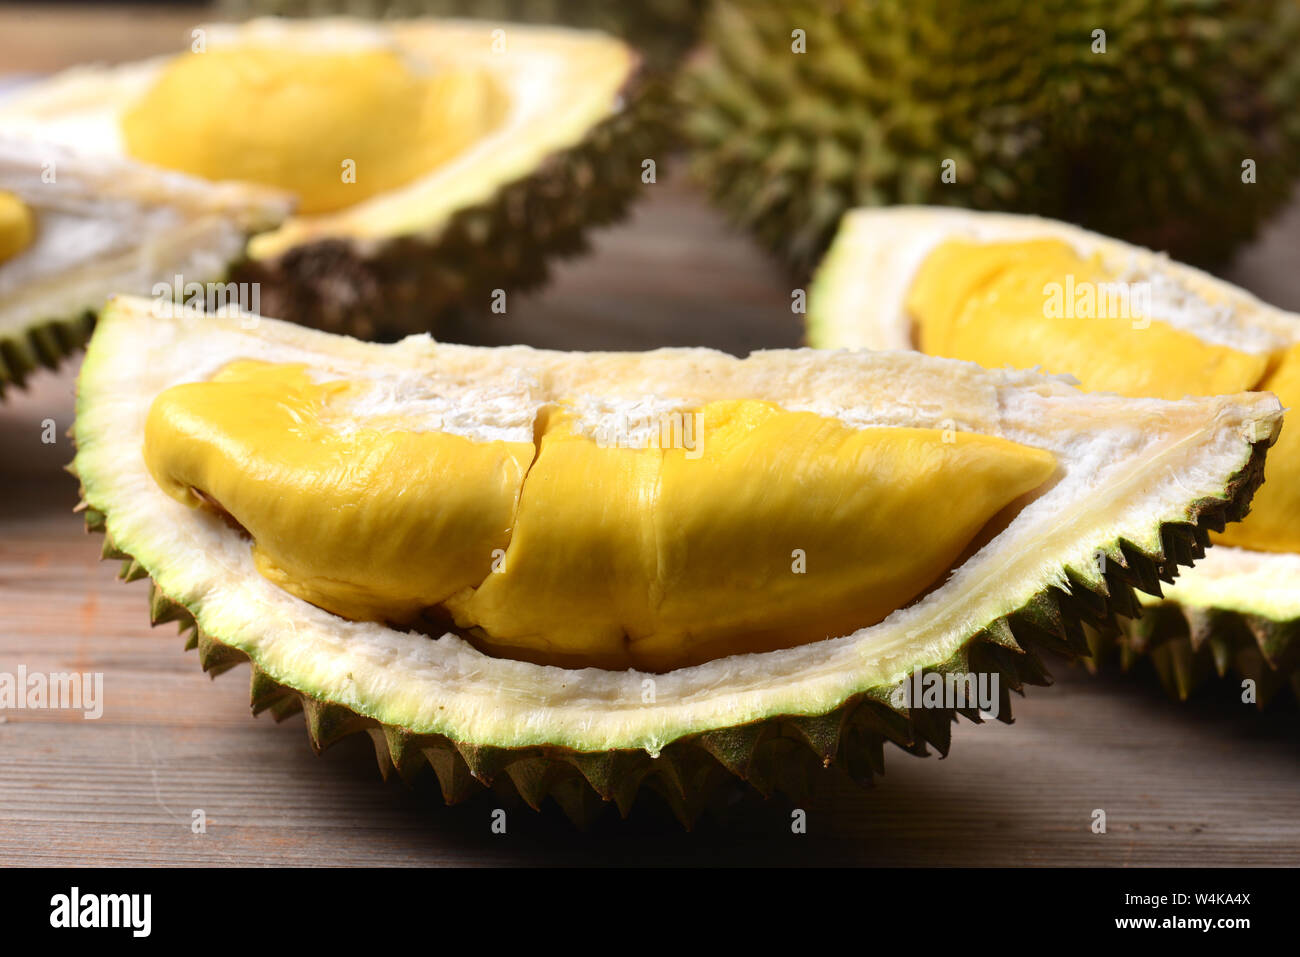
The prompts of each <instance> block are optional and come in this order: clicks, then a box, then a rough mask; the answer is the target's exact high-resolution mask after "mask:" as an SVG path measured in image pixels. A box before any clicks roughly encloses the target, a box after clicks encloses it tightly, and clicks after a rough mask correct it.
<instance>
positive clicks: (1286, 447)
mask: <svg viewBox="0 0 1300 957" xmlns="http://www.w3.org/2000/svg"><path fill="white" fill-rule="evenodd" d="M1255 388H1256V389H1258V390H1260V391H1262V392H1272V393H1273V394H1274V395H1276V396H1277V397H1278V399H1280V400H1281V402H1282V405H1283V406H1284V407H1286V408H1288V409H1295V408H1297V407H1298V406H1300V343H1298V344H1296V345H1294V346H1292V347H1291V348H1290V349H1287V350H1286V351H1284V352H1282V353H1281V354H1280V355H1279V356H1277V358H1276V360H1275V363H1274V367H1273V369H1272V370H1271V371H1270V372H1269V373H1268V375H1267V376H1265V377H1264V379H1263V380H1262V381H1261V382H1259V383H1257V384H1256V386H1255ZM1264 476H1265V482H1264V484H1263V485H1262V486H1261V487H1260V490H1259V491H1258V492H1256V493H1255V497H1254V499H1252V500H1251V503H1250V514H1249V515H1247V516H1246V517H1245V519H1244V520H1242V521H1240V522H1236V523H1234V524H1232V525H1229V526H1228V527H1227V528H1226V529H1225V530H1224V531H1223V532H1221V533H1219V534H1218V535H1217V536H1215V538H1216V540H1217V541H1220V542H1222V543H1223V544H1225V545H1236V546H1238V547H1240V548H1254V549H1258V550H1261V551H1267V552H1300V428H1298V427H1296V426H1295V425H1294V424H1292V425H1291V426H1290V427H1289V428H1284V429H1283V430H1282V435H1281V437H1280V438H1279V439H1278V440H1277V444H1276V445H1274V446H1273V448H1272V449H1271V450H1270V451H1269V453H1268V464H1267V465H1266V466H1265V470H1264Z"/></svg>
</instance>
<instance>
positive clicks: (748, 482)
mask: <svg viewBox="0 0 1300 957" xmlns="http://www.w3.org/2000/svg"><path fill="white" fill-rule="evenodd" d="M363 388H365V386H364V384H362V383H358V382H351V381H320V382H318V381H316V380H315V379H314V378H313V376H312V375H311V374H310V372H309V370H307V369H306V368H304V367H303V366H300V365H288V364H276V363H265V362H260V361H251V360H241V361H238V362H235V363H232V364H231V365H229V366H227V367H226V368H224V369H222V370H221V371H220V372H219V373H218V374H216V375H215V376H214V377H213V378H211V379H210V380H208V381H203V382H196V383H191V384H185V385H180V386H175V387H173V388H170V389H168V390H166V391H164V392H163V393H161V394H160V395H159V396H158V397H157V399H156V400H155V401H154V403H153V405H152V407H151V409H150V412H149V416H148V421H147V425H146V431H145V445H144V452H145V459H146V462H147V464H148V467H149V470H150V472H151V473H152V475H153V476H154V478H155V480H156V481H157V482H158V483H159V485H160V486H161V487H162V488H163V489H164V490H165V491H166V492H167V493H168V494H169V495H171V496H172V497H173V498H176V499H177V500H179V501H181V502H184V503H186V504H188V505H191V506H217V507H219V508H220V509H221V510H222V511H224V512H226V513H228V514H229V516H230V517H232V518H233V519H234V520H235V521H236V522H237V523H238V524H239V525H240V526H242V528H244V529H245V530H246V531H247V532H248V534H249V535H250V536H251V538H252V540H253V545H252V548H253V554H254V558H255V561H256V565H257V568H258V570H259V571H260V572H261V573H262V574H263V575H264V576H266V577H267V578H268V579H270V580H271V581H273V582H275V583H276V584H277V585H279V586H280V587H282V588H284V589H285V590H286V591H288V592H290V593H292V594H294V595H297V596H299V597H301V598H303V599H305V600H306V601H309V602H311V603H312V604H315V605H317V606H319V607H321V608H324V609H326V610H328V611H331V612H333V613H335V614H338V615H341V616H343V617H345V618H350V619H358V620H377V621H383V622H389V623H392V624H396V625H399V626H404V627H405V626H412V627H421V626H422V624H424V625H426V626H427V625H428V623H430V622H438V621H440V620H446V619H448V618H450V619H451V620H454V622H455V624H456V625H457V626H459V627H460V628H461V629H464V630H465V633H466V634H468V635H469V636H470V637H471V639H472V640H474V641H475V642H476V643H478V644H479V645H480V647H482V648H484V649H485V650H487V651H489V652H491V653H493V654H498V655H501V656H505V657H514V658H520V659H525V660H531V661H538V662H544V663H553V664H559V665H565V666H595V667H603V668H627V667H636V668H643V669H650V670H656V671H662V670H668V669H671V668H675V667H679V666H682V665H689V664H694V663H698V662H702V661H706V660H709V659H712V658H717V657H721V656H725V655H730V654H737V653H742V652H754V651H764V650H770V649H773V648H781V647H789V646H792V645H796V644H801V643H805V642H810V641H816V640H819V639H822V638H828V637H836V636H840V635H845V634H849V633H851V632H853V631H854V630H856V629H858V628H861V627H864V626H866V625H869V624H872V623H874V622H877V621H879V620H881V619H883V618H884V617H885V616H887V615H888V614H889V613H890V612H891V611H893V610H894V609H896V608H899V607H901V606H903V605H905V604H907V603H908V602H910V601H912V600H913V599H915V598H916V597H917V596H918V595H920V594H922V593H923V592H924V591H925V590H926V589H928V588H930V587H931V586H933V585H934V584H935V583H936V582H937V581H939V580H940V579H941V578H942V576H943V575H944V574H945V573H946V572H947V571H948V570H949V569H950V568H951V567H952V565H953V563H954V562H955V561H956V560H957V559H958V558H959V557H960V556H961V554H962V553H963V551H964V550H965V549H966V548H967V547H968V546H969V545H970V543H971V542H972V540H973V539H975V537H976V536H977V535H978V533H979V532H980V530H981V529H982V528H983V527H984V526H985V525H986V524H987V523H988V522H989V520H990V519H991V518H992V517H993V516H995V515H996V514H997V513H998V512H1000V511H1001V510H1002V509H1004V508H1005V507H1006V506H1008V505H1009V504H1011V503H1012V502H1014V501H1015V500H1016V499H1018V498H1020V497H1021V496H1022V495H1024V494H1026V493H1028V492H1031V491H1032V490H1034V489H1035V488H1037V487H1038V486H1040V485H1041V484H1042V483H1043V482H1044V481H1046V480H1047V479H1048V477H1049V476H1050V475H1051V474H1052V473H1053V471H1054V470H1055V460H1054V457H1053V456H1052V455H1051V454H1050V453H1048V452H1046V451H1042V450H1039V449H1034V448H1030V447H1026V446H1023V445H1019V444H1016V443H1013V442H1010V441H1007V440H1005V439H1002V438H998V437H994V436H986V435H978V434H971V433H944V432H941V431H938V430H930V429H908V428H865V429H855V428H850V427H848V426H846V425H844V424H843V423H841V422H840V421H838V420H836V419H833V418H828V417H825V416H820V415H816V414H813V413H810V412H791V411H786V410H783V409H781V408H780V407H778V406H776V405H773V404H771V403H769V402H762V401H757V400H734V401H722V402H711V403H707V404H705V405H704V406H702V407H701V408H700V409H698V410H696V411H697V412H698V416H699V419H698V420H697V421H698V424H697V425H696V426H695V427H694V428H692V429H691V430H690V431H691V434H692V436H693V437H694V438H693V440H691V441H683V442H671V441H670V442H661V443H657V445H659V446H662V447H648V448H627V447H608V446H607V445H604V444H602V443H601V442H599V441H598V440H597V439H596V438H593V437H591V436H590V435H588V434H587V433H586V432H585V431H584V430H583V429H581V428H580V427H579V423H578V421H577V420H576V418H575V414H574V413H573V411H572V410H571V409H570V407H568V406H566V405H563V404H561V405H557V406H554V407H551V408H549V409H547V410H544V411H543V412H542V414H541V417H540V419H539V421H538V423H537V428H536V430H535V435H536V437H537V440H538V444H537V445H534V443H533V442H507V441H474V440H471V439H468V438H465V437H463V436H460V435H455V434H451V433H448V432H441V431H418V430H417V429H416V428H414V427H410V426H407V427H403V426H402V424H401V423H400V422H395V421H394V420H393V419H392V418H391V417H389V418H386V419H385V420H383V426H382V427H375V426H373V425H370V426H368V425H366V424H365V422H357V421H356V419H355V417H354V416H353V415H352V414H351V413H350V411H349V407H350V403H351V402H352V401H353V400H354V399H355V397H356V396H357V395H358V394H359V391H360V390H361V389H363ZM682 434H683V435H684V434H685V433H684V432H683V433H682ZM525 479H526V481H525Z"/></svg>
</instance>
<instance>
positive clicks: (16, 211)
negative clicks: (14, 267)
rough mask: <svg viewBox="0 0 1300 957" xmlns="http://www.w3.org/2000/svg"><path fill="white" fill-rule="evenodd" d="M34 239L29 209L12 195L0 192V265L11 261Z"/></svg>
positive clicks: (33, 224) (33, 222)
mask: <svg viewBox="0 0 1300 957" xmlns="http://www.w3.org/2000/svg"><path fill="white" fill-rule="evenodd" d="M35 238H36V219H35V217H34V216H33V215H32V211H31V208H30V207H29V206H28V205H27V204H26V203H24V202H23V201H22V200H21V199H19V198H18V197H17V196H15V195H14V194H13V193H7V192H5V191H4V190H0V263H3V262H6V261H7V260H10V259H13V258H14V257H15V256H17V255H18V254H19V253H21V252H22V251H23V250H25V249H26V248H27V247H28V246H30V245H31V244H32V241H33V240H34V239H35Z"/></svg>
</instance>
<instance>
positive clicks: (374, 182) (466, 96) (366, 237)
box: [0, 18, 663, 337]
mask: <svg viewBox="0 0 1300 957" xmlns="http://www.w3.org/2000/svg"><path fill="white" fill-rule="evenodd" d="M195 37H196V40H195V43H196V49H195V50H193V51H190V52H186V53H183V54H180V55H178V56H174V57H160V58H155V59H151V60H148V61H143V62H138V63H129V64H125V65H121V66H113V67H81V68H76V69H73V70H70V71H67V72H65V73H63V74H60V75H58V76H56V77H53V78H51V79H49V80H46V81H43V82H40V83H36V84H32V85H30V86H28V87H26V88H24V89H23V90H22V91H20V93H19V94H17V95H16V96H14V97H13V98H11V99H10V100H8V101H6V102H5V103H4V104H3V106H2V107H0V124H3V126H4V128H6V129H13V130H19V131H23V132H26V133H28V134H31V135H39V136H41V137H43V138H46V139H50V140H54V141H56V142H63V143H67V144H75V145H76V146H77V147H78V148H79V149H82V150H84V151H86V152H88V153H91V154H95V155H104V156H115V157H116V156H130V157H132V158H135V159H137V160H140V161H144V162H148V163H150V164H154V165H161V166H164V167H167V168H174V169H181V170H185V171H189V172H191V173H194V174H196V175H200V176H203V177H206V178H210V179H215V178H222V179H244V180H252V181H255V182H261V183H263V184H266V185H272V186H277V187H282V188H289V189H292V190H294V191H295V192H296V193H297V196H298V199H299V211H298V214H297V215H294V216H292V217H289V218H288V219H286V220H285V221H284V222H283V223H282V224H280V225H279V227H278V228H275V229H271V230H268V231H266V232H265V233H263V234H261V235H259V236H257V237H256V238H255V239H253V240H252V242H251V243H250V245H249V247H248V253H249V257H250V259H249V262H247V263H246V264H244V266H243V267H242V269H241V275H240V277H239V278H241V279H246V280H249V281H253V280H256V281H258V282H260V283H261V286H262V311H263V312H266V313H267V314H272V315H277V316H280V317H283V318H287V319H292V320H296V321H301V322H310V323H312V324H316V325H320V326H323V327H326V328H330V329H334V330H341V331H347V332H351V333H354V334H357V335H361V336H366V337H370V336H395V335H398V334H401V333H403V332H411V331H421V330H426V329H428V328H430V327H431V326H432V325H433V324H434V322H435V320H436V319H437V317H438V316H439V315H440V314H442V313H443V312H444V311H446V310H447V309H450V308H452V307H454V306H456V305H458V304H461V303H466V302H469V303H472V304H475V305H480V306H483V307H486V306H488V305H489V304H490V296H491V295H492V293H493V291H494V290H496V289H503V290H506V291H516V290H522V289H526V288H529V287H530V286H533V285H536V284H538V283H540V282H541V281H542V280H543V279H544V278H545V275H546V258H547V257H548V256H549V255H551V254H566V253H573V252H576V251H579V250H580V249H581V248H582V245H583V241H582V234H583V230H584V229H585V228H586V227H587V226H590V225H593V224H598V223H602V222H608V221H611V220H613V219H615V218H617V217H618V216H619V215H621V213H622V212H623V210H624V208H625V206H626V205H627V203H628V201H629V200H630V198H631V197H632V195H633V193H634V192H635V191H636V190H637V189H638V188H639V187H640V186H641V176H642V172H643V166H642V164H643V162H644V161H645V160H647V159H652V158H653V157H654V145H655V144H656V143H658V141H659V130H660V129H661V122H660V121H661V120H662V118H663V117H662V115H661V107H662V100H661V99H660V97H659V96H658V94H657V93H656V89H657V87H656V85H655V84H654V83H652V82H648V81H647V80H646V79H645V77H644V76H643V73H642V70H641V66H640V63H639V61H638V58H637V56H636V54H635V53H634V52H633V51H632V50H631V49H630V48H629V47H628V46H627V45H626V44H624V43H622V42H621V41H619V40H616V39H614V38H611V37H607V36H605V35H603V34H600V33H595V32H587V31H578V30H568V29H563V28H544V27H530V26H522V25H516V24H498V23H484V22H471V21H438V20H411V21H391V22H383V23H376V22H368V21H362V20H352V19H346V18H329V19H318V20H280V19H275V18H264V19H258V20H253V21H249V22H247V23H243V24H239V25H229V24H214V25H210V26H204V27H199V28H197V29H196V30H195Z"/></svg>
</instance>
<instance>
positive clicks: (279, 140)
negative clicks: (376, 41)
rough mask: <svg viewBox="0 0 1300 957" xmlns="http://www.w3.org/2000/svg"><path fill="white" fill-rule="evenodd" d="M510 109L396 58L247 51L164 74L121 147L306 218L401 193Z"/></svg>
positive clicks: (484, 82) (480, 87) (189, 57)
mask: <svg viewBox="0 0 1300 957" xmlns="http://www.w3.org/2000/svg"><path fill="white" fill-rule="evenodd" d="M508 105H509V104H508V103H507V102H506V99H505V97H504V96H503V95H502V93H501V91H500V90H499V89H497V86H496V83H495V81H494V80H493V79H492V76H491V74H490V73H489V72H487V71H486V70H477V71H459V72H458V71H455V70H445V69H443V70H435V71H434V72H431V73H425V72H424V71H423V70H417V69H415V68H413V66H412V64H409V63H407V62H406V60H404V59H403V58H402V57H401V56H400V55H399V54H398V53H396V52H394V51H392V50H355V51H342V52H335V51H328V50H327V51H302V50H279V49H275V48H273V47H257V46H248V47H241V48H232V49H215V50H210V51H207V52H204V53H189V54H186V55H184V56H181V57H179V58H177V59H176V60H174V61H172V62H171V63H169V64H168V65H167V67H166V68H165V69H164V70H163V71H162V75H161V76H159V77H158V79H157V80H156V81H155V83H154V84H153V85H152V86H150V87H149V89H148V90H147V91H146V92H145V94H144V96H142V97H141V98H140V99H139V100H137V101H136V102H135V103H133V104H131V106H130V107H129V108H128V109H127V111H126V113H125V114H124V115H123V116H122V135H123V140H124V144H125V149H126V152H127V153H128V154H129V155H130V156H131V157H133V158H134V159H138V160H140V161H141V162H146V163H152V164H154V165H155V166H161V167H163V168H165V169H174V170H179V171H181V172H184V173H189V174H190V175H192V176H198V177H201V178H203V179H208V180H222V179H236V180H243V181H245V182H250V183H261V184H262V185H265V186H273V187H275V188H277V189H280V190H283V191H285V192H291V193H292V194H293V195H294V196H295V197H296V198H297V200H298V205H297V209H298V212H299V213H300V214H303V215H311V214H315V213H329V212H335V211H337V210H340V209H344V208H346V207H348V206H352V205H355V204H356V203H359V202H363V201H365V200H367V199H370V198H372V197H374V196H378V195H380V194H382V193H386V192H389V191H391V190H394V189H398V188H400V187H402V186H406V185H407V184H409V183H411V182H412V181H413V180H415V179H417V178H418V177H420V176H421V175H423V174H426V173H429V172H431V171H432V170H434V169H436V168H437V167H438V166H439V165H441V164H443V163H446V162H448V161H450V160H451V159H453V158H454V157H456V156H457V155H458V154H460V153H462V152H463V151H464V150H466V149H467V148H468V147H469V146H470V145H471V144H472V143H473V142H474V141H475V140H477V139H479V138H480V137H482V136H484V135H486V134H487V133H489V132H491V130H492V129H493V128H494V127H496V126H498V125H499V124H500V123H501V121H502V119H503V118H504V115H505V113H506V110H507V108H508ZM231 111H235V112H236V113H237V114H238V116H239V122H238V123H233V124H232V123H231V121H230V114H231Z"/></svg>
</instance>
